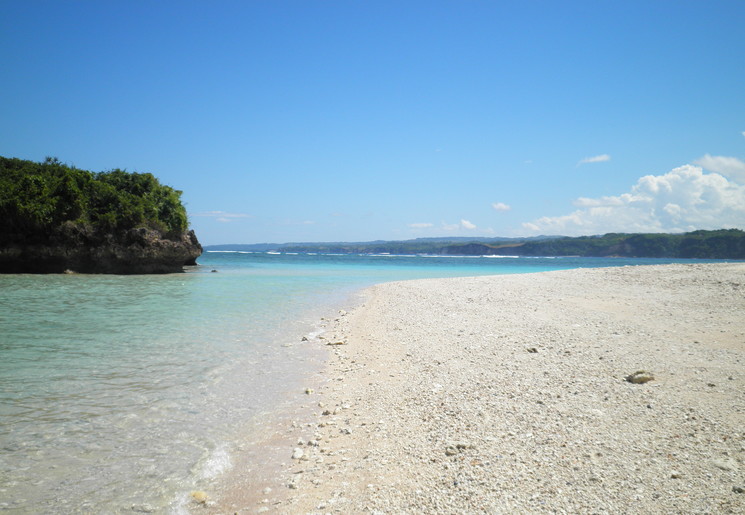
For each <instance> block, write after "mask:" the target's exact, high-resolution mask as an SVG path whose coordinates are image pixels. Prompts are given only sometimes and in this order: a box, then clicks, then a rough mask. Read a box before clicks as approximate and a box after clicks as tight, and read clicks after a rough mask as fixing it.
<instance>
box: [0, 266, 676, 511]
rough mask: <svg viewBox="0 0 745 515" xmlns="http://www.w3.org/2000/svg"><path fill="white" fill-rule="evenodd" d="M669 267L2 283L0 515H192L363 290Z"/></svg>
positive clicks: (367, 269) (276, 269) (240, 272)
mask: <svg viewBox="0 0 745 515" xmlns="http://www.w3.org/2000/svg"><path fill="white" fill-rule="evenodd" d="M668 262H680V260H656V259H655V260H652V259H645V260H641V259H620V258H617V259H616V258H614V259H601V258H597V259H595V258H490V257H473V258H471V257H468V258H466V257H436V256H390V255H378V256H358V255H343V256H336V255H304V254H273V253H242V252H214V253H213V252H209V253H206V254H205V255H203V256H202V257H201V258H200V259H199V266H197V267H191V268H189V269H188V271H187V272H186V273H183V274H169V275H158V276H101V275H74V274H73V275H0V451H1V454H0V510H3V511H7V512H8V513H89V512H95V513H101V512H106V513H124V512H132V510H133V509H135V510H140V511H148V510H152V511H156V512H174V513H176V512H184V511H185V510H186V503H187V502H188V492H189V491H191V490H192V489H195V488H197V487H198V486H199V485H200V484H203V483H204V482H205V481H209V480H214V479H215V478H217V477H219V476H220V475H221V474H223V473H224V472H225V471H226V470H228V469H229V468H230V466H231V452H232V449H233V448H234V445H235V442H236V441H237V440H239V439H242V438H245V436H246V432H248V431H251V430H252V429H251V428H252V427H255V426H256V424H257V421H258V423H261V421H262V420H263V418H262V417H271V416H272V415H273V414H276V413H277V412H278V411H281V410H282V409H283V403H286V402H288V401H287V399H288V392H293V391H294V392H297V391H299V389H300V388H301V387H302V385H303V383H304V381H305V380H306V379H307V378H308V377H310V376H311V375H312V374H313V373H315V372H317V371H318V370H319V369H320V367H321V366H322V363H323V359H324V354H323V353H324V351H323V349H320V348H318V347H317V346H313V345H309V344H307V343H304V342H302V341H301V337H302V336H303V335H305V334H309V333H313V332H314V331H318V321H319V320H320V318H321V317H323V316H333V314H334V313H336V311H337V310H338V309H341V308H349V307H350V306H351V305H354V304H355V303H356V302H357V300H356V297H355V294H356V292H358V291H360V290H361V289H362V288H364V287H366V286H369V285H372V284H375V283H380V282H386V281H392V280H404V279H417V278H428V277H457V276H472V275H489V274H505V273H529V272H540V271H549V270H560V269H569V268H577V267H599V266H622V265H639V264H663V263H668ZM685 262H691V261H685ZM213 270H214V271H213Z"/></svg>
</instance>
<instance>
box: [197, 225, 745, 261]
mask: <svg viewBox="0 0 745 515" xmlns="http://www.w3.org/2000/svg"><path fill="white" fill-rule="evenodd" d="M205 249H206V250H233V251H253V252H266V251H283V252H318V253H333V254H382V253H388V254H438V255H453V256H456V255H457V256H483V255H487V256H488V255H497V256H582V257H609V256H618V257H650V258H699V259H745V232H744V231H742V230H740V229H721V230H716V231H693V232H688V233H682V234H661V233H660V234H657V233H653V234H622V233H609V234H605V235H602V236H581V237H574V238H571V237H566V236H538V237H534V238H417V239H414V240H404V241H373V242H356V243H355V242H351V243H350V242H326V243H283V244H273V243H261V244H255V245H211V246H207V247H205Z"/></svg>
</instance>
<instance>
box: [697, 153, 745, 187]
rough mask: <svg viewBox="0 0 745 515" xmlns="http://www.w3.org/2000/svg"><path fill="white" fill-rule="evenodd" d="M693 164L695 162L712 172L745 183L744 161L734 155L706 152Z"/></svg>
mask: <svg viewBox="0 0 745 515" xmlns="http://www.w3.org/2000/svg"><path fill="white" fill-rule="evenodd" d="M693 164H697V165H699V166H701V167H703V168H706V169H707V170H710V171H712V172H717V173H721V174H722V175H724V176H726V177H729V178H730V179H732V180H733V181H737V182H739V183H740V184H745V163H743V162H742V161H740V160H739V159H737V158H736V157H727V156H712V155H709V154H706V155H705V156H704V157H702V158H700V159H696V160H695V161H694V162H693Z"/></svg>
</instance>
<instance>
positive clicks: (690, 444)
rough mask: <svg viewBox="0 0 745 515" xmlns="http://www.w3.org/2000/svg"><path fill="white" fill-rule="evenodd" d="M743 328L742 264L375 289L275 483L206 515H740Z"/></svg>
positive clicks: (282, 440)
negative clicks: (636, 378)
mask: <svg viewBox="0 0 745 515" xmlns="http://www.w3.org/2000/svg"><path fill="white" fill-rule="evenodd" d="M743 315H745V264H742V263H735V264H712V265H698V264H697V265H663V266H653V267H649V266H646V267H623V268H604V269H582V270H569V271H561V272H546V273H538V274H525V275H504V276H491V277H477V278H458V279H436V280H417V281H406V282H398V283H388V284H383V285H379V286H375V287H373V288H371V289H369V290H368V291H367V292H366V298H365V301H364V304H363V305H362V306H360V307H359V308H357V309H355V310H353V311H352V312H350V313H348V314H346V313H342V314H340V315H339V316H338V318H336V320H335V321H330V323H329V327H328V328H327V332H326V334H325V335H324V336H325V338H326V339H325V340H318V341H316V342H310V343H311V344H317V345H324V344H325V343H328V342H344V345H333V346H328V348H329V350H330V352H331V356H330V359H329V363H328V365H327V368H326V372H325V373H324V374H323V377H321V378H319V380H318V382H317V384H315V385H313V384H309V385H308V388H310V389H311V390H312V391H311V390H309V392H310V393H308V394H306V393H303V392H298V395H299V396H302V399H301V401H302V402H304V403H305V404H304V405H305V408H302V407H299V410H298V411H297V412H296V418H295V419H294V420H293V421H289V420H286V421H283V423H282V424H283V425H282V427H277V428H275V429H276V430H275V431H273V432H272V431H269V432H268V434H267V441H271V442H272V443H273V445H274V446H275V447H274V448H275V449H276V450H277V451H278V453H279V455H281V454H282V453H284V454H285V457H286V459H285V460H284V462H283V463H280V464H279V465H278V467H277V468H276V470H277V472H276V474H275V475H273V476H272V477H267V478H265V479H264V480H263V481H254V480H252V481H251V482H250V483H249V482H247V481H245V482H243V483H238V482H236V483H234V484H233V485H232V487H231V488H230V490H229V491H227V492H220V493H219V494H218V495H217V498H216V500H215V501H213V502H211V503H209V504H208V505H207V506H206V507H204V508H201V509H200V508H196V507H195V508H196V509H195V510H193V512H194V513H198V512H200V511H201V512H205V511H209V512H211V513H258V512H270V513H367V512H373V513H376V512H377V513H473V512H490V513H514V512H519V513H526V512H532V513H742V512H745V317H744V316H743ZM637 370H647V371H649V372H651V373H652V374H653V375H654V377H655V379H654V380H653V381H650V382H648V383H645V384H632V383H630V382H628V381H626V380H625V379H624V378H625V377H626V376H628V375H629V374H631V373H633V372H635V371H637ZM270 433H271V434H270ZM293 455H294V458H292V456H293ZM240 466H241V465H240V464H239V467H240ZM236 473H237V474H240V470H239V469H238V470H236Z"/></svg>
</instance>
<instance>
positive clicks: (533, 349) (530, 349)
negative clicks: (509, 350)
mask: <svg viewBox="0 0 745 515" xmlns="http://www.w3.org/2000/svg"><path fill="white" fill-rule="evenodd" d="M528 352H530V353H531V354H535V353H536V352H538V349H536V348H535V347H528Z"/></svg>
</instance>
